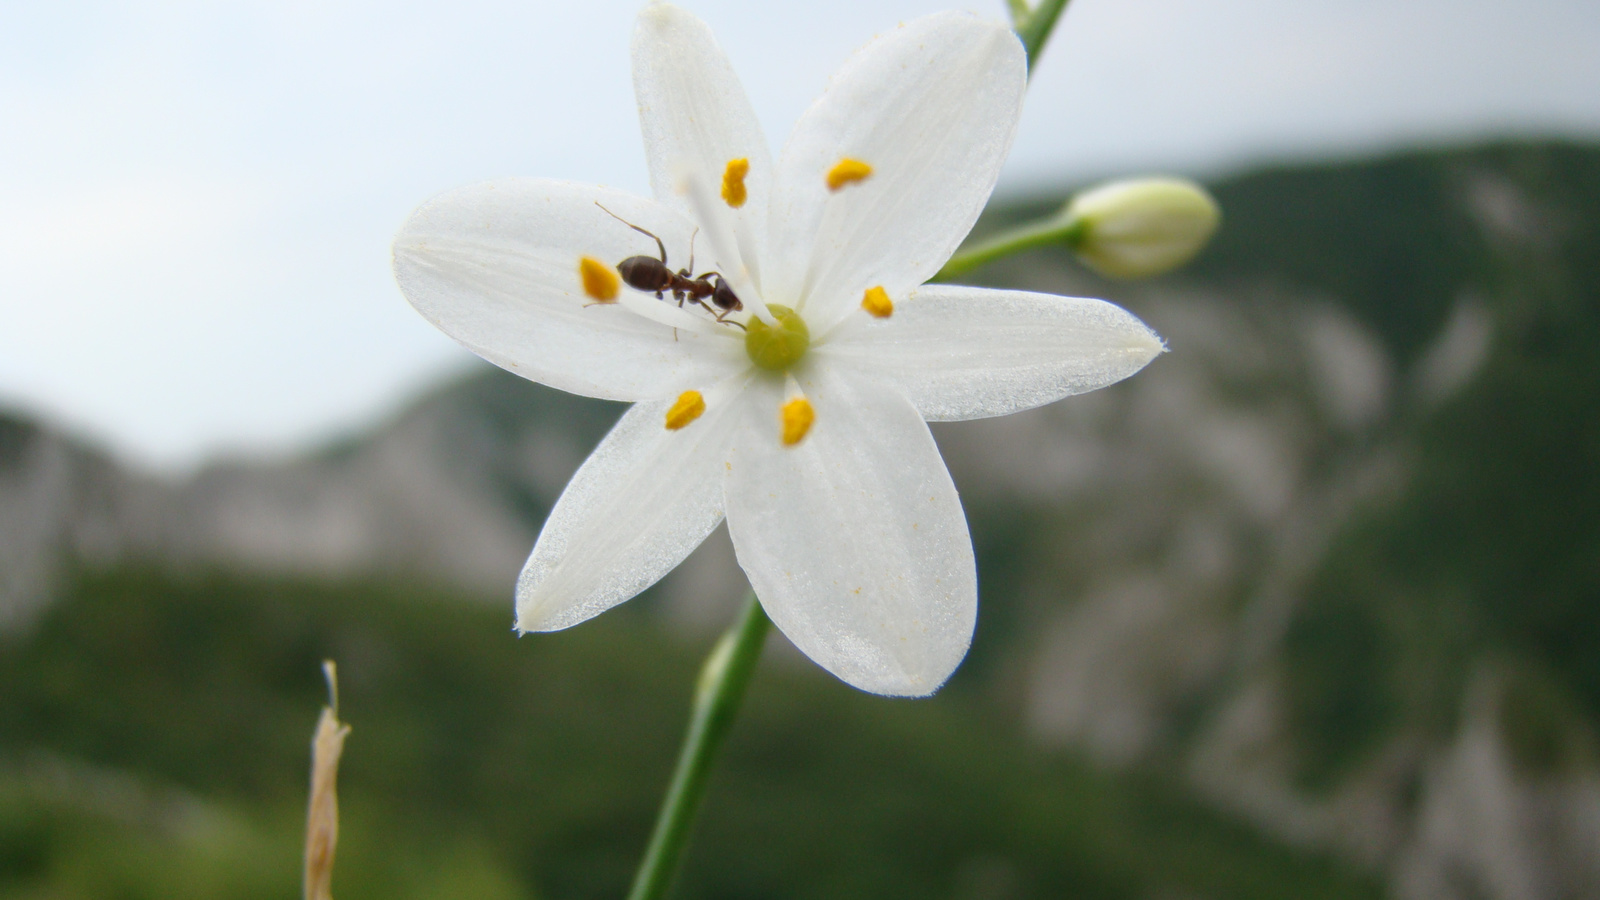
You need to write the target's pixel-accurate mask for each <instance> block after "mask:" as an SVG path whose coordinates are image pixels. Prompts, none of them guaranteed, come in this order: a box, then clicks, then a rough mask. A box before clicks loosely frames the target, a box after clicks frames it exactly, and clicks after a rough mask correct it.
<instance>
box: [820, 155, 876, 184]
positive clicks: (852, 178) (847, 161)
mask: <svg viewBox="0 0 1600 900" xmlns="http://www.w3.org/2000/svg"><path fill="white" fill-rule="evenodd" d="M871 174H872V167H871V166H869V165H867V164H866V163H864V162H862V161H861V160H859V159H851V158H850V157H848V156H846V157H845V158H843V159H841V160H839V161H838V162H836V163H834V164H833V168H831V169H829V170H828V190H830V191H837V190H838V189H840V188H842V187H844V186H845V185H847V184H855V183H856V182H858V181H865V180H866V179H867V176H869V175H871Z"/></svg>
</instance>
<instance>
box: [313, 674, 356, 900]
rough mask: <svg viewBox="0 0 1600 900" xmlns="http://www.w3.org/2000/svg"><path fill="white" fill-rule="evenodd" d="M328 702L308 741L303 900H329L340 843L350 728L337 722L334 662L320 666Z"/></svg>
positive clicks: (337, 705) (337, 689)
mask: <svg viewBox="0 0 1600 900" xmlns="http://www.w3.org/2000/svg"><path fill="white" fill-rule="evenodd" d="M322 671H323V673H324V674H325V675H326V676H327V678H328V702H329V704H330V705H328V706H325V707H323V708H322V718H320V719H318V720H317V733H316V735H315V737H313V738H312V739H311V810H310V812H309V813H308V814H307V816H306V880H305V891H306V892H305V900H332V898H333V893H332V884H333V851H334V845H335V844H337V843H338V842H339V788H338V781H339V755H340V754H341V753H343V752H344V739H345V736H346V735H348V734H349V733H350V726H349V725H346V724H344V723H342V722H340V721H339V681H338V675H337V672H336V671H335V670H334V666H333V662H332V661H327V662H324V663H323V664H322Z"/></svg>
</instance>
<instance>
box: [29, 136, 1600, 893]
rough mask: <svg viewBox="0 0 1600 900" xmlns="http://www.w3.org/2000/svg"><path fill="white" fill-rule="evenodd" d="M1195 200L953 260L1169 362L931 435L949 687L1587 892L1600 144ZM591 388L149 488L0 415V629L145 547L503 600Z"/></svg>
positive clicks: (1194, 781) (602, 420) (701, 575)
mask: <svg viewBox="0 0 1600 900" xmlns="http://www.w3.org/2000/svg"><path fill="white" fill-rule="evenodd" d="M1214 188H1215V191H1216V193H1217V195H1218V198H1219V200H1220V201H1221V203H1222V206H1223V209H1224V211H1225V215H1226V221H1225V224H1224V227H1223V229H1222V231H1221V232H1220V233H1219V236H1218V239H1217V240H1216V242H1215V244H1214V245H1213V246H1212V247H1211V248H1209V249H1208V250H1207V252H1206V253H1205V254H1204V255H1203V256H1202V257H1201V259H1200V260H1198V261H1197V262H1196V264H1195V265H1193V266H1191V267H1190V268H1189V269H1187V270H1186V271H1184V272H1183V273H1181V274H1180V275H1178V276H1175V277H1172V278H1170V279H1165V280H1162V281H1158V282H1155V283H1149V284H1140V285H1135V286H1129V285H1123V284H1115V283H1107V282H1103V281H1100V280H1097V279H1095V278H1094V277H1092V276H1090V275H1087V274H1085V273H1084V272H1083V271H1082V270H1081V269H1080V268H1077V267H1076V266H1075V265H1074V264H1073V263H1072V262H1071V261H1070V259H1068V258H1067V257H1066V256H1065V254H1064V253H1052V252H1043V251H1041V252H1038V253H1035V254H1031V255H1028V256H1024V257H1018V258H1014V259H1012V260H1009V261H1007V262H1005V263H1003V264H997V265H995V266H993V267H991V268H990V269H989V270H986V271H985V272H984V273H982V275H983V277H984V278H985V279H986V281H987V283H992V284H997V285H1005V286H1014V287H1026V288H1030V289H1039V290H1047V291H1053V292H1058V293H1074V294H1087V295H1091V296H1102V297H1108V298H1110V299H1113V300H1116V301H1117V302H1119V303H1122V304H1123V305H1125V306H1127V307H1129V308H1130V309H1132V310H1134V311H1135V312H1136V313H1138V314H1139V315H1140V316H1141V317H1143V318H1144V319H1145V321H1147V322H1148V323H1150V324H1151V325H1152V327H1154V328H1155V329H1156V330H1157V331H1158V332H1160V333H1161V334H1162V335H1163V336H1164V337H1165V338H1166V339H1167V341H1168V342H1169V346H1170V348H1171V352H1170V353H1168V354H1166V355H1164V356H1163V357H1161V358H1160V359H1158V360H1156V361H1155V362H1154V363H1153V364H1152V365H1151V366H1150V367H1149V368H1148V369H1147V370H1146V371H1145V372H1143V373H1140V374H1139V375H1138V376H1137V377H1135V378H1133V379H1131V380H1129V381H1128V382H1126V383H1124V384H1122V385H1118V386H1117V387H1115V388H1113V389H1110V390H1107V391H1102V392H1098V393H1095V394H1090V395H1086V396H1083V397H1078V398H1073V399H1070V400H1067V401H1064V402H1062V403H1058V404H1053V405H1051V406H1048V407H1045V408H1042V409H1038V410H1034V411H1031V412H1028V413H1023V414H1020V415H1016V416H1011V417H1006V418H1003V419H994V420H987V421H982V422H972V423H958V424H948V425H940V426H936V427H935V434H936V436H937V437H938V439H939V441H940V444H941V447H942V448H943V449H944V451H945V455H946V459H947V460H948V462H949V464H950V467H951V470H952V473H953V474H954V476H955V479H956V483H957V485H958V487H959V488H960V489H961V492H962V497H963V502H964V504H965V506H966V509H967V512H968V516H969V519H970V520H971V524H972V533H973V537H974V541H975V543H976V545H977V550H978V556H979V578H980V584H981V586H982V604H983V605H982V610H981V612H980V616H979V632H978V635H977V639H976V641H975V644H974V647H973V651H972V654H971V656H970V657H969V659H968V661H967V662H966V664H965V665H964V666H963V669H962V671H961V673H960V674H959V675H958V676H957V679H956V680H955V681H954V682H953V683H952V686H951V687H950V688H949V689H948V692H949V693H954V694H956V695H958V696H966V697H970V698H972V700H973V701H974V702H979V701H981V702H982V703H984V704H985V705H987V706H989V707H991V708H993V709H995V710H997V711H999V713H998V714H1002V715H1005V716H1009V717H1010V718H1011V720H1013V721H1015V722H1017V723H1019V724H1020V725H1021V726H1022V727H1024V728H1025V729H1026V730H1027V731H1028V732H1029V733H1031V734H1032V735H1034V736H1035V738H1036V739H1037V740H1038V741H1042V742H1044V743H1045V744H1046V745H1058V746H1060V747H1064V748H1074V749H1076V750H1078V751H1081V752H1086V753H1088V754H1089V755H1090V756H1092V757H1093V758H1094V759H1096V760H1098V761H1099V762H1100V763H1101V764H1102V765H1105V766H1108V767H1111V768H1113V769H1117V770H1122V771H1126V772H1130V773H1153V774H1156V775H1159V776H1160V777H1164V778H1172V779H1175V780H1177V781H1181V782H1182V783H1185V784H1187V785H1189V786H1190V788H1191V789H1192V790H1194V791H1196V792H1198V794H1199V795H1200V796H1203V797H1205V798H1207V802H1209V803H1211V804H1213V805H1214V806H1215V807H1218V808H1221V809H1224V810H1227V811H1229V812H1230V813H1231V814H1234V815H1239V816H1243V817H1245V818H1246V819H1248V820H1249V821H1252V822H1254V823H1256V825H1257V826H1258V827H1260V828H1262V829H1264V830H1265V831H1266V832H1267V833H1269V834H1271V835H1274V836H1275V837H1276V838H1277V839H1278V840H1282V841H1285V842H1287V843H1289V844H1291V845H1294V846H1299V847H1303V848H1306V849H1308V850H1312V851H1317V852H1324V853H1332V854H1335V855H1337V856H1339V857H1341V858H1343V859H1345V860H1347V861H1349V862H1350V863H1352V864H1355V865H1357V866H1360V867H1363V868H1365V869H1366V870H1367V871H1370V872H1373V873H1377V874H1379V875H1381V877H1382V878H1383V879H1384V880H1385V882H1386V883H1387V885H1388V887H1389V890H1390V893H1391V894H1392V895H1393V896H1395V897H1398V898H1405V900H1456V898H1460V900H1468V898H1495V900H1502V898H1503V900H1524V898H1525V900H1546V898H1548V900H1558V898H1559V900H1565V898H1577V897H1594V896H1600V740H1597V737H1596V734H1597V730H1600V521H1597V520H1600V466H1597V464H1600V423H1597V421H1596V415H1595V414H1596V412H1597V411H1600V368H1597V367H1596V366H1595V365H1594V364H1593V363H1592V362H1591V356H1592V354H1593V351H1592V349H1591V348H1592V347H1594V346H1596V344H1595V339H1596V338H1597V337H1600V149H1596V148H1590V147H1580V146H1572V145H1564V144H1528V143H1522V144H1505V145H1496V146H1488V147H1479V148H1472V149H1464V150H1453V151H1440V152H1419V153H1414V154H1408V155H1403V156H1397V157H1394V158H1389V159H1384V160H1378V161H1368V162H1358V163H1348V164H1338V165H1326V166H1301V167H1294V168H1286V169H1281V170H1273V171H1264V172H1258V173H1255V174H1251V175H1247V176H1243V177H1239V178H1235V179H1231V180H1228V181H1225V182H1222V183H1219V184H1217V185H1215V186H1214ZM1060 200H1061V198H1055V199H1053V200H1040V201H1039V202H1037V203H1033V202H1028V203H1018V204H1014V205H1011V206H1007V207H1003V208H1000V209H997V210H996V211H995V212H993V214H991V215H990V216H988V217H987V218H986V220H985V222H984V223H980V233H981V230H982V229H986V228H996V227H1000V226H1002V225H1003V224H1005V223H1006V222H1007V221H1009V220H1014V219H1020V218H1025V217H1027V216H1029V215H1032V214H1037V213H1038V212H1039V211H1041V210H1044V209H1048V208H1051V207H1052V206H1053V205H1055V204H1058V203H1059V202H1060ZM397 302H398V301H397ZM619 409H620V408H619V407H617V406H616V405H614V404H606V403H599V402H596V401H588V400H583V399H580V398H574V397H570V396H567V395H562V394H559V393H557V392H554V391H549V390H546V389H543V388H541V387H539V386H536V385H531V384H528V383H526V382H523V381H520V380H519V379H517V378H515V377H513V376H510V375H507V374H505V373H502V372H499V371H498V370H484V371H481V372H478V373H474V374H472V375H471V376H469V377H466V378H464V379H462V380H461V381H459V382H457V383H455V384H452V385H448V386H445V387H443V388H441V389H440V390H439V391H437V392H435V393H434V394H432V395H430V396H428V397H425V398H423V399H421V400H420V401H418V402H417V403H416V404H415V405H413V406H412V407H410V408H408V409H407V410H405V411H404V412H402V413H401V414H400V415H399V416H397V417H396V418H395V419H394V420H393V421H392V422H389V423H386V424H385V425H384V426H382V427H380V428H377V429H375V430H373V431H372V432H371V433H368V434H363V435H359V436H356V437H353V438H352V439H350V440H348V441H346V442H344V443H342V444H340V445H339V446H336V447H330V448H326V449H324V450H322V451H320V452H318V453H316V454H312V455H308V456H305V457H301V458H296V459H292V460H286V461H267V462H263V461H256V462H250V461H222V462H218V463H216V464H214V465H212V466H210V467H208V468H206V469H205V470H203V471H201V472H200V473H198V474H197V475H196V476H194V477H193V478H192V479H189V480H186V481H184V482H182V483H161V482H158V481H155V480H152V479H149V478H145V477H142V476H139V475H137V474H134V473H130V472H128V471H126V470H125V469H123V468H122V467H120V466H119V465H118V464H117V463H116V462H115V461H114V460H112V459H111V458H109V457H108V456H106V455H105V454H103V453H99V452H96V451H95V450H93V449H92V448H87V447H85V446H83V445H82V444H81V443H79V442H77V441H75V440H74V439H72V438H71V437H69V436H65V435H61V434H58V433H55V432H52V431H50V430H48V429H44V428H41V427H39V426H37V425H33V424H30V423H28V422H26V421H22V420H19V419H15V418H12V419H3V420H0V622H9V623H10V626H11V630H12V631H13V632H15V633H16V634H18V635H22V634H25V633H27V631H28V623H30V622H34V621H38V620H39V617H40V616H43V615H46V614H47V613H48V610H47V601H48V600H49V598H51V597H52V596H55V595H56V594H58V593H60V592H61V591H63V590H65V589H66V588H64V587H63V586H64V585H68V584H71V583H73V582H72V573H73V572H74V571H77V570H78V569H79V568H81V567H83V566H85V565H87V566H88V567H90V568H92V569H106V568H109V567H114V566H127V565H130V564H138V565H149V564H158V565H160V566H162V567H167V568H171V569H174V570H177V571H206V570H214V569H225V570H228V571H231V572H234V573H238V574H239V575H241V576H243V575H249V574H253V575H257V576H267V577H273V578H281V577H285V576H315V577H322V578H328V577H334V578H351V577H359V576H369V575H372V574H375V573H376V574H380V575H381V576H382V577H384V578H386V579H391V580H395V579H398V580H403V581H409V582H412V583H415V584H432V585H438V586H442V587H446V588H450V589H453V590H454V591H455V592H456V593H457V594H461V593H463V592H464V593H466V594H468V595H474V596H481V597H485V598H489V599H492V600H493V601H494V602H496V603H500V604H504V606H503V607H501V608H502V609H503V610H504V612H503V616H504V621H505V623H506V625H507V626H509V622H510V609H509V594H510V585H511V584H512V582H513V580H514V577H515V573H516V570H517V568H518V566H519V565H520V563H521V561H522V559H523V557H524V556H525V555H526V553H527V551H528V549H529V547H531V545H532V542H533V539H534V537H535V536H536V534H537V530H538V525H539V523H540V522H541V521H542V519H543V516H544V515H545V513H546V512H547V511H548V509H549V507H550V505H551V504H552V503H553V501H554V499H555V498H556V497H557V496H558V495H559V492H560V490H561V488H562V486H563V485H564V484H565V481H566V479H567V477H568V476H569V475H570V473H571V471H572V470H573V469H575V468H576V467H577V465H578V464H579V463H580V462H581V461H582V459H583V458H584V456H585V455H586V454H587V452H588V451H589V449H590V448H592V447H593V445H594V444H595V443H596V442H597V441H598V440H599V438H600V436H601V435H602V434H603V433H604V431H605V429H606V428H607V427H608V425H609V423H610V422H611V421H612V420H613V419H614V418H615V416H616V415H617V414H618V413H619ZM741 591H742V579H741V577H740V576H739V574H738V571H737V566H736V564H735V562H734V560H733V557H732V552H731V549H729V547H728V546H727V543H726V539H725V538H724V537H721V536H720V535H719V536H718V537H716V538H714V539H713V541H711V542H709V543H708V545H707V546H706V547H704V548H702V550H701V551H699V552H698V553H697V554H696V555H695V557H693V558H692V559H691V560H690V562H689V563H687V564H686V565H685V566H684V567H682V568H680V570H679V571H678V572H676V573H674V574H673V575H672V576H670V577H669V579H668V580H667V581H666V582H664V583H663V585H662V586H661V587H660V588H658V589H657V590H656V591H655V592H654V595H655V596H654V599H653V600H650V601H648V603H649V604H651V606H652V608H653V609H656V610H658V611H659V612H660V616H659V618H661V619H664V620H665V621H667V622H669V623H671V625H672V626H673V627H674V628H675V629H676V630H678V631H679V632H682V633H685V634H688V635H691V636H693V635H703V634H705V633H707V632H709V631H710V630H714V629H716V628H719V627H720V625H721V624H722V623H723V622H724V621H726V619H727V618H728V616H729V615H730V610H731V608H732V606H733V604H735V603H736V602H737V600H738V598H739V596H740V594H741ZM585 627H593V626H585ZM17 639H18V640H20V639H22V638H17Z"/></svg>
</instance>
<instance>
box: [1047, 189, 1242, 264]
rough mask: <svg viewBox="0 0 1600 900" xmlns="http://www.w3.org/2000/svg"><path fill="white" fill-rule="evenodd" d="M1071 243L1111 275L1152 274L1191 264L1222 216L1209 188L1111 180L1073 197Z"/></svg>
mask: <svg viewBox="0 0 1600 900" xmlns="http://www.w3.org/2000/svg"><path fill="white" fill-rule="evenodd" d="M1062 218H1063V219H1065V220H1066V221H1067V222H1069V223H1070V225H1071V234H1072V239H1073V240H1072V246H1073V250H1074V251H1076V252H1077V254H1078V257H1079V258H1080V259H1082V260H1083V262H1084V263H1085V264H1086V265H1088V266H1089V267H1090V268H1092V269H1094V270H1095V271H1096V272H1099V273H1100V274H1102V275H1105V276H1108V277H1111V278H1149V277H1150V276H1153V275H1160V274H1161V273H1163V272H1167V271H1170V270H1172V269H1175V268H1177V267H1178V266H1181V265H1183V264H1184V263H1186V262H1188V261H1189V260H1190V259H1193V258H1194V255H1195V254H1196V253H1198V252H1200V248H1201V247H1204V246H1205V244H1206V241H1207V240H1209V239H1210V238H1211V234H1212V232H1214V231H1216V230H1217V224H1218V222H1219V221H1220V220H1221V218H1222V213H1221V211H1220V210H1219V209H1218V208H1217V202H1216V201H1215V200H1213V199H1211V195H1210V194H1208V193H1206V190H1205V188H1202V187H1201V186H1200V185H1198V184H1195V183H1194V182H1192V181H1186V180H1184V179H1181V178H1140V179H1134V180H1130V181H1113V182H1110V183H1108V184H1104V185H1101V186H1100V187H1097V188H1094V189H1092V190H1088V191H1085V192H1083V193H1081V194H1079V195H1078V196H1076V197H1074V198H1072V201H1071V202H1070V203H1068V204H1067V208H1066V209H1065V210H1064V211H1063V214H1062Z"/></svg>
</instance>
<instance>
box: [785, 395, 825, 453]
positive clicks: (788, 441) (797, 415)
mask: <svg viewBox="0 0 1600 900" xmlns="http://www.w3.org/2000/svg"><path fill="white" fill-rule="evenodd" d="M780 412H781V413H782V415H783V445H784V446H785V447H793V446H794V445H795V444H798V443H800V442H801V441H803V440H805V437H806V432H808V431H810V430H811V423H812V422H814V421H816V419H817V411H816V410H814V409H812V408H811V401H810V400H807V399H806V398H804V397H796V398H794V399H793V400H790V401H789V402H788V403H785V404H784V405H783V409H782V410H780Z"/></svg>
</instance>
